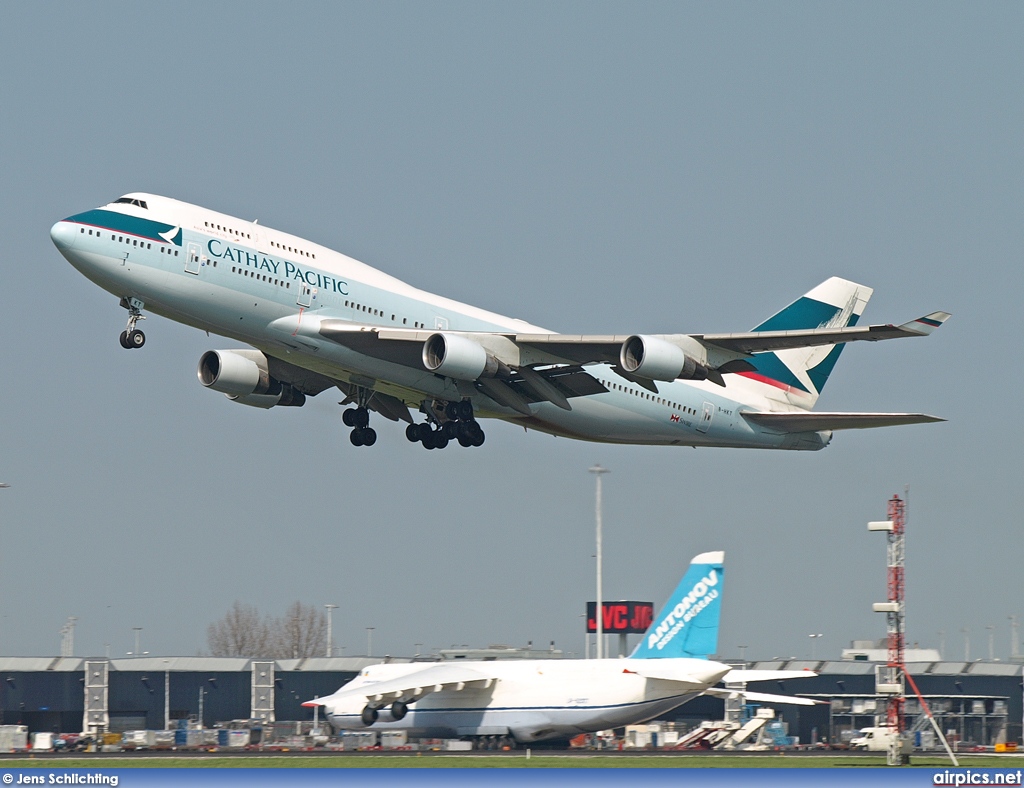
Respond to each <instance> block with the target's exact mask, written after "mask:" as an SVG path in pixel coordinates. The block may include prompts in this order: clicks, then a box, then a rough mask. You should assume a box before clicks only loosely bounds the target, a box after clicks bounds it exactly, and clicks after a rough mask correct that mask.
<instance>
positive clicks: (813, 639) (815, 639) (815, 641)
mask: <svg viewBox="0 0 1024 788" xmlns="http://www.w3.org/2000/svg"><path fill="white" fill-rule="evenodd" d="M807 637H809V638H810V639H811V660H812V661H813V660H815V659H816V658H817V657H815V653H816V652H817V649H816V646H817V644H818V638H820V637H824V635H823V634H822V633H821V632H819V633H818V634H816V635H808V636H807Z"/></svg>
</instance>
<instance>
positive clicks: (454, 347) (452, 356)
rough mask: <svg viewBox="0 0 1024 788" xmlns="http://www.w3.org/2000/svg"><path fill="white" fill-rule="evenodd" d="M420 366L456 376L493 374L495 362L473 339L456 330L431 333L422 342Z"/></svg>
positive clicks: (466, 377) (449, 375)
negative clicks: (447, 332) (448, 332)
mask: <svg viewBox="0 0 1024 788" xmlns="http://www.w3.org/2000/svg"><path fill="white" fill-rule="evenodd" d="M423 366H425V367H426V368H427V369H428V370H430V371H431V372H434V373H436V374H438V375H444V376H445V377H448V378H455V379H456V380H476V379H477V378H481V377H494V375H495V374H496V373H497V371H498V362H497V360H496V359H495V358H494V356H492V355H490V354H489V353H488V352H487V351H486V350H484V349H483V348H482V347H481V346H480V345H478V344H477V343H476V342H474V341H473V340H472V339H467V338H466V337H463V336H459V335H458V334H433V335H431V337H430V338H429V339H428V340H427V341H426V342H424V343H423Z"/></svg>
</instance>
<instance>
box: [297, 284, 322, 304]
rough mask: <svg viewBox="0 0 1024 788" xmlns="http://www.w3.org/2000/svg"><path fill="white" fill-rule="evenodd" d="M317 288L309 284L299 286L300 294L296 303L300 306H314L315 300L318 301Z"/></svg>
mask: <svg viewBox="0 0 1024 788" xmlns="http://www.w3.org/2000/svg"><path fill="white" fill-rule="evenodd" d="M316 293H317V290H316V288H315V287H309V286H308V285H302V286H301V287H299V295H298V298H296V300H295V303H296V304H298V305H299V306H306V307H309V306H313V302H314V301H316Z"/></svg>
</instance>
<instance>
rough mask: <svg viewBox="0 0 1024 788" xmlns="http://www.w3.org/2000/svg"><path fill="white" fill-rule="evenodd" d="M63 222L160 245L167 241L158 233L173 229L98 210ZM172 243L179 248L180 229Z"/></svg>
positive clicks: (171, 226) (137, 218)
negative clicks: (155, 242) (146, 239)
mask: <svg viewBox="0 0 1024 788" xmlns="http://www.w3.org/2000/svg"><path fill="white" fill-rule="evenodd" d="M64 221H66V222H77V223H78V224H87V225H90V226H92V227H100V228H102V229H104V230H113V231H115V232H119V233H127V234H129V235H137V236H139V237H140V238H148V239H149V240H151V241H158V242H162V243H167V242H168V241H167V239H166V238H163V237H161V235H160V233H166V232H168V231H169V230H173V229H174V225H173V224H164V223H163V222H155V221H153V220H152V219H142V218H140V217H138V216H128V215H127V214H123V213H118V212H117V211H104V210H102V209H99V208H97V209H95V210H92V211H86V212H85V213H76V214H75V215H74V216H69V217H68V218H67V219H65V220H64ZM172 242H173V243H174V244H176V245H177V246H181V230H180V229H179V230H178V232H177V234H176V235H175V236H174V238H173V239H172Z"/></svg>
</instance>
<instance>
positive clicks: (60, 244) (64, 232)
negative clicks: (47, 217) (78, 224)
mask: <svg viewBox="0 0 1024 788" xmlns="http://www.w3.org/2000/svg"><path fill="white" fill-rule="evenodd" d="M77 234H78V230H76V229H75V226H74V225H73V224H71V223H70V222H64V221H60V222H57V223H56V224H55V225H53V227H51V228H50V239H51V240H52V241H53V245H54V246H56V247H57V248H58V249H70V248H71V247H72V246H74V245H75V238H76V237H77Z"/></svg>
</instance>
